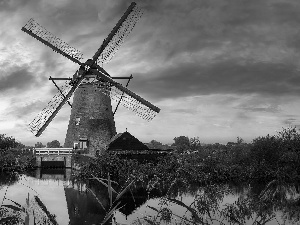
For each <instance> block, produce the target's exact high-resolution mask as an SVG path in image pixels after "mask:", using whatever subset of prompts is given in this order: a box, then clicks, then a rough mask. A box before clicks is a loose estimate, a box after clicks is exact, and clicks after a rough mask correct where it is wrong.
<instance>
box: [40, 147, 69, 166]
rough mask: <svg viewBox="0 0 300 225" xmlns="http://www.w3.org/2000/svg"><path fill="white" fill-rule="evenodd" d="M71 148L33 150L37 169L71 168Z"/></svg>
mask: <svg viewBox="0 0 300 225" xmlns="http://www.w3.org/2000/svg"><path fill="white" fill-rule="evenodd" d="M72 153H73V149H72V148H35V149H34V154H35V158H36V166H37V167H68V168H71V167H72V160H71V159H72Z"/></svg>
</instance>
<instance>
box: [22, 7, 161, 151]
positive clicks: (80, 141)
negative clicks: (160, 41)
mask: <svg viewBox="0 0 300 225" xmlns="http://www.w3.org/2000/svg"><path fill="white" fill-rule="evenodd" d="M140 17H141V11H140V10H139V8H138V7H137V6H136V3H134V2H133V3H131V4H130V6H129V7H128V9H127V10H126V12H125V13H124V14H123V16H122V17H121V18H120V20H119V21H118V23H117V24H116V26H115V27H114V28H113V29H112V31H111V32H110V34H109V35H108V36H107V38H106V39H104V41H103V43H102V45H101V46H100V47H99V48H98V50H97V51H96V53H95V54H94V56H93V57H92V58H91V59H88V60H87V61H86V62H85V63H82V62H81V61H80V60H81V59H82V54H81V53H80V51H78V50H77V49H75V48H73V47H71V46H69V45H68V44H67V43H65V42H63V41H62V40H60V39H59V38H57V37H55V36H54V35H52V34H51V33H50V32H49V31H47V30H46V29H45V28H44V27H42V26H40V25H39V24H38V23H37V22H35V21H34V19H30V20H29V21H28V22H27V24H25V26H24V27H22V31H24V32H26V33H27V34H29V35H31V36H32V37H34V38H36V39H37V40H39V41H41V42H42V43H43V44H45V45H47V46H49V47H50V48H52V50H53V51H55V52H57V53H60V54H62V55H63V56H65V57H66V58H68V59H69V60H71V61H73V62H74V63H77V64H79V65H80V67H79V69H78V70H77V71H76V72H75V74H74V75H73V77H72V78H51V77H50V78H49V79H50V80H52V82H53V83H54V84H55V86H56V87H57V88H58V92H57V94H56V95H54V96H53V98H52V99H51V100H50V102H49V103H48V105H47V106H46V107H45V108H44V109H43V110H42V111H41V112H40V113H39V114H38V115H37V116H36V118H35V119H34V120H33V121H32V122H31V123H30V124H29V128H30V131H31V132H32V133H34V135H35V136H37V137H38V136H40V135H41V134H42V133H43V131H44V130H45V129H46V128H47V126H48V125H49V124H50V123H51V121H52V120H53V119H54V117H55V116H56V115H57V113H58V112H59V111H60V109H61V108H62V107H63V105H64V104H65V103H68V104H69V105H70V106H71V107H72V110H71V116H70V120H69V125H68V131H67V135H66V139H65V147H76V146H77V147H78V148H81V149H88V152H89V153H90V154H95V153H96V151H99V153H101V152H102V151H103V150H104V149H105V148H106V144H107V143H108V142H109V140H110V139H111V137H113V136H114V135H115V134H116V127H115V122H114V113H115V111H114V113H113V112H112V107H111V99H112V100H115V101H117V102H118V105H117V107H118V106H119V104H120V103H121V104H122V105H123V106H124V107H126V108H127V109H129V110H131V111H133V112H135V113H136V114H137V115H139V116H140V117H142V118H143V119H145V120H148V121H150V120H152V119H153V118H154V117H155V116H156V115H157V113H159V111H160V109H159V108H158V107H156V106H154V105H153V104H151V103H150V102H148V101H146V100H145V99H143V98H142V97H140V96H139V95H137V94H136V93H134V92H132V91H130V90H129V89H127V86H126V87H124V86H122V85H121V84H120V83H118V82H116V81H114V80H113V79H120V77H111V76H110V75H109V74H108V73H107V72H106V71H105V70H104V69H103V68H102V67H100V66H99V65H100V64H103V63H104V62H107V61H109V60H110V59H111V58H112V56H113V55H114V53H115V52H116V51H117V50H118V48H119V47H120V45H121V44H122V42H123V41H124V38H125V37H127V35H128V34H129V33H130V31H131V30H132V28H133V27H134V26H135V24H136V22H137V21H138V20H139V18H140ZM131 78H132V76H130V77H127V78H126V79H129V80H130V79H131ZM121 79H124V77H121ZM54 80H67V81H66V82H65V84H64V85H63V86H62V87H60V88H59V87H58V86H57V85H56V83H55V82H54ZM127 84H128V83H127ZM73 94H74V97H73V105H72V104H71V103H70V102H69V99H70V98H71V96H72V95H73Z"/></svg>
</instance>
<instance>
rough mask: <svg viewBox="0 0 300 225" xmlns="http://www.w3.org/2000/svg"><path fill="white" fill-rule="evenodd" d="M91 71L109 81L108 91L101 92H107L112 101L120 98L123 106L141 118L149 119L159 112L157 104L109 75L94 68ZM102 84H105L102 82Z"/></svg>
mask: <svg viewBox="0 0 300 225" xmlns="http://www.w3.org/2000/svg"><path fill="white" fill-rule="evenodd" d="M91 71H92V72H93V73H94V74H96V75H97V76H98V79H99V80H100V81H103V82H109V83H110V84H111V87H109V91H108V92H103V93H109V95H110V97H111V99H113V100H114V101H117V102H118V101H120V100H122V101H121V104H122V105H123V106H124V107H125V108H127V109H129V110H132V111H133V112H135V113H136V114H137V115H138V116H140V117H142V118H143V119H145V120H147V121H150V120H152V119H153V118H154V117H155V116H156V115H157V114H158V113H159V112H160V109H159V108H158V107H157V106H155V105H153V104H152V103H150V102H148V101H147V100H145V99H143V98H142V97H140V96H139V95H137V94H135V93H134V92H132V91H130V90H129V89H127V88H126V87H124V86H123V85H121V84H120V83H118V82H116V81H114V80H113V79H111V78H110V77H108V76H105V75H104V74H102V73H100V72H99V71H97V70H96V69H91ZM102 86H106V85H105V84H103V85H102ZM122 96H123V97H122Z"/></svg>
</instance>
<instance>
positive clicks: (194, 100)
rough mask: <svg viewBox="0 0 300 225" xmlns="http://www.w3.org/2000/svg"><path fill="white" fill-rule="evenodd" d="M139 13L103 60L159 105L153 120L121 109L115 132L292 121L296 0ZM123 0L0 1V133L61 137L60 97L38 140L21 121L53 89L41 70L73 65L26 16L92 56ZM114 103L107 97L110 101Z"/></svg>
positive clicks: (243, 133) (52, 72) (231, 133)
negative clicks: (27, 28) (30, 29)
mask: <svg viewBox="0 0 300 225" xmlns="http://www.w3.org/2000/svg"><path fill="white" fill-rule="evenodd" d="M136 2H137V4H138V5H139V6H140V7H141V8H142V9H143V11H144V14H143V16H142V18H141V19H140V20H139V22H138V23H137V25H136V26H135V28H134V29H133V31H132V32H131V33H130V35H129V36H128V38H127V39H126V40H125V43H124V44H123V45H122V46H121V48H120V49H119V51H118V52H117V53H116V55H115V56H114V58H113V59H112V60H111V61H110V62H109V63H107V64H104V68H105V69H106V71H108V72H109V73H110V74H111V75H112V76H129V75H130V74H133V77H134V78H133V80H132V81H131V82H130V85H129V89H130V90H132V91H134V92H135V93H137V94H138V95H140V96H142V97H143V98H145V99H147V100H148V101H150V102H152V103H153V104H154V105H156V106H158V107H160V108H161V112H160V113H159V114H158V115H157V117H156V118H154V120H153V121H151V122H146V121H144V120H142V119H141V118H139V117H138V116H136V115H135V114H134V113H133V112H131V111H128V110H127V109H125V108H123V107H120V108H119V109H118V112H117V114H116V116H115V121H116V127H117V132H124V131H125V129H126V128H128V131H129V132H130V133H132V134H133V135H134V136H136V137H137V138H139V139H140V140H141V141H143V142H149V141H151V140H153V139H155V140H157V141H160V142H163V143H172V142H173V138H174V137H178V136H181V135H184V136H188V137H190V138H191V137H197V136H198V137H199V138H200V140H201V141H202V142H204V143H215V142H219V143H227V142H228V141H235V140H236V138H237V137H238V136H239V137H242V138H243V139H244V140H245V141H247V142H250V141H251V140H253V139H254V138H255V137H258V136H262V135H267V134H275V133H276V131H280V130H281V129H282V127H288V126H298V125H300V116H299V112H300V100H299V94H300V74H299V68H300V14H299V12H300V1H298V0H251V1H249V0H137V1H136ZM129 4H130V1H127V0H86V1H82V0H51V1H48V0H0V133H2V134H3V133H4V134H7V135H8V136H14V137H15V138H16V139H17V140H19V141H21V142H22V143H24V144H26V145H33V144H34V143H36V142H38V141H40V142H43V143H44V144H45V143H47V142H49V141H52V140H54V139H57V140H59V141H60V142H61V143H64V139H65V135H66V131H67V125H68V120H69V115H70V111H71V110H70V107H69V106H68V105H67V104H66V105H65V106H64V107H63V108H62V110H61V111H60V112H59V114H58V115H57V116H56V117H55V119H54V120H53V121H52V123H51V124H50V125H49V126H48V128H47V129H46V131H45V132H44V133H43V134H42V135H41V136H40V137H39V138H36V137H35V136H34V135H33V134H32V133H31V132H30V131H29V130H28V128H27V124H28V123H29V122H30V121H31V120H33V119H34V117H35V116H36V115H37V114H38V113H39V112H40V111H41V110H42V109H43V108H44V107H45V106H46V105H47V103H48V101H50V99H51V98H52V96H53V95H54V93H55V92H56V88H55V87H54V85H53V84H52V82H51V81H49V80H48V78H49V76H52V77H70V76H72V74H73V73H74V72H75V71H76V70H77V69H78V66H77V65H76V64H74V63H73V62H71V61H70V60H68V59H66V58H64V57H63V56H61V55H59V54H57V53H55V52H53V51H52V50H51V49H50V48H49V47H47V46H45V45H43V44H42V43H40V42H39V41H37V40H35V39H34V38H32V37H31V36H29V35H28V34H26V33H24V32H22V31H21V27H22V26H24V25H25V24H26V22H27V21H28V20H29V19H30V18H34V19H35V20H36V21H37V22H38V23H39V24H41V25H42V26H44V27H45V28H46V29H47V30H48V31H50V32H51V33H52V34H54V35H56V36H58V37H59V38H61V39H62V40H63V41H65V42H67V43H68V44H69V45H71V46H73V47H75V48H76V49H78V50H80V51H81V52H82V53H83V54H84V59H85V60H86V59H88V58H90V57H91V56H92V55H93V54H94V53H95V51H96V49H97V48H98V47H99V46H100V44H101V43H102V41H103V39H104V38H106V36H107V35H108V33H109V32H110V30H111V29H112V28H113V27H114V25H115V24H116V22H117V21H118V19H119V18H120V17H121V16H122V14H123V12H124V11H125V10H126V9H127V7H128V6H129ZM113 106H115V104H114V105H113Z"/></svg>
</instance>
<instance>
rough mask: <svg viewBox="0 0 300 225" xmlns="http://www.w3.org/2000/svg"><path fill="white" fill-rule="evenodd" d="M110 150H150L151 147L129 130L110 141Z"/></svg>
mask: <svg viewBox="0 0 300 225" xmlns="http://www.w3.org/2000/svg"><path fill="white" fill-rule="evenodd" d="M107 146H108V150H148V149H149V148H148V147H147V146H146V145H145V144H143V143H142V142H140V141H139V140H138V139H137V138H136V137H134V136H133V135H132V134H130V133H129V132H127V131H125V132H124V133H118V134H116V135H115V136H114V137H112V138H111V140H110V141H109V143H108V145H107Z"/></svg>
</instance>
